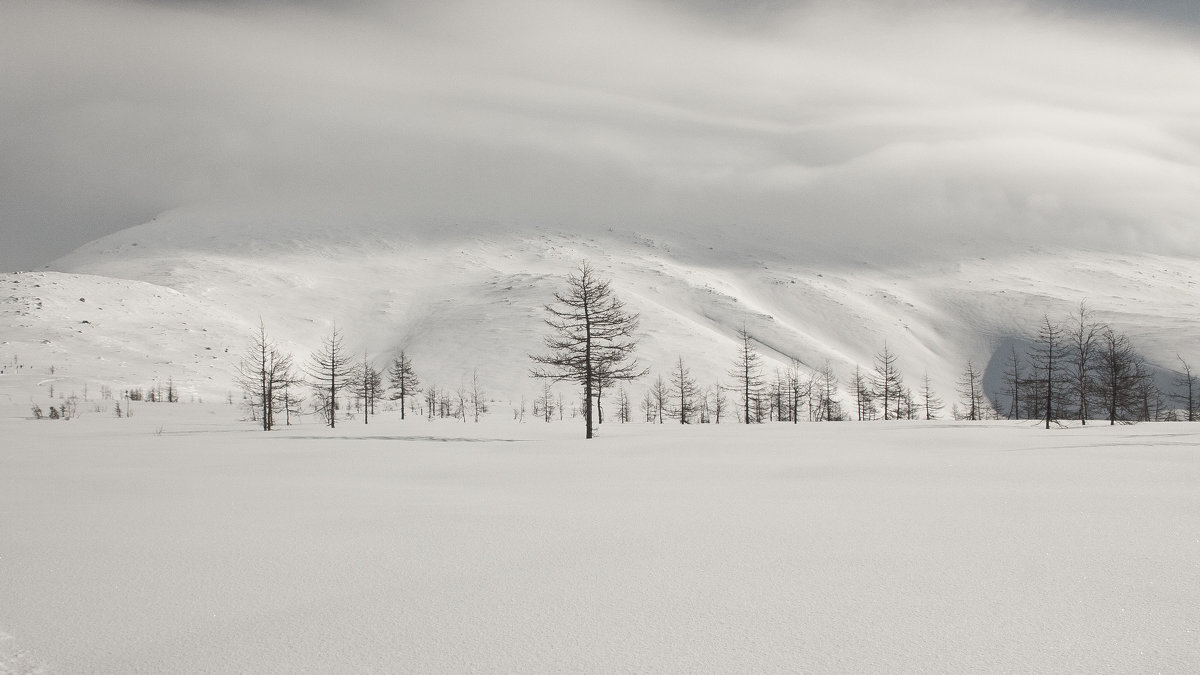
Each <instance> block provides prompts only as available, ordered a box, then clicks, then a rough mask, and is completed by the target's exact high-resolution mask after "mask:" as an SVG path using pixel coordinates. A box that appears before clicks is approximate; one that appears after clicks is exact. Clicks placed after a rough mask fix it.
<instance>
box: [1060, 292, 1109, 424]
mask: <svg viewBox="0 0 1200 675" xmlns="http://www.w3.org/2000/svg"><path fill="white" fill-rule="evenodd" d="M1069 328H1070V332H1069V333H1068V334H1067V336H1066V337H1067V354H1066V357H1067V358H1066V360H1065V365H1066V370H1067V376H1068V377H1069V378H1070V391H1071V397H1072V398H1073V399H1074V400H1075V402H1076V406H1077V408H1078V412H1079V423H1080V424H1087V419H1088V402H1089V400H1090V398H1091V396H1092V366H1093V363H1092V362H1093V361H1094V360H1095V358H1096V340H1097V337H1098V336H1099V334H1100V330H1101V326H1100V325H1099V324H1097V323H1096V322H1095V321H1094V320H1093V319H1092V310H1091V309H1089V308H1088V306H1087V303H1086V302H1081V303H1079V307H1078V308H1077V309H1076V311H1075V313H1074V314H1072V315H1071V323H1070V324H1069Z"/></svg>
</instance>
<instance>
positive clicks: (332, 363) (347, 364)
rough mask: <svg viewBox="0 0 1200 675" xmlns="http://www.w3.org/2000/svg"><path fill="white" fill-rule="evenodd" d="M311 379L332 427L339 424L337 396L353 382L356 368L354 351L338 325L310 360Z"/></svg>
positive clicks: (327, 420) (318, 400) (326, 418)
mask: <svg viewBox="0 0 1200 675" xmlns="http://www.w3.org/2000/svg"><path fill="white" fill-rule="evenodd" d="M307 371H308V377H309V383H310V384H311V385H312V388H313V391H314V392H316V394H317V405H318V406H320V411H321V412H322V413H323V414H324V415H325V421H326V422H328V423H329V427H330V428H331V429H332V428H334V427H336V426H337V397H338V394H340V393H341V392H342V390H343V389H345V388H346V387H347V386H348V385H349V378H350V376H351V374H352V373H353V371H354V367H353V365H351V361H350V354H348V353H347V352H346V349H345V347H343V346H342V334H341V333H340V332H338V329H337V326H334V327H333V329H332V330H331V331H330V332H329V336H328V337H326V338H325V339H323V340H322V341H321V346H320V348H318V349H317V351H315V352H313V354H312V356H311V357H310V358H309V362H308V368H307Z"/></svg>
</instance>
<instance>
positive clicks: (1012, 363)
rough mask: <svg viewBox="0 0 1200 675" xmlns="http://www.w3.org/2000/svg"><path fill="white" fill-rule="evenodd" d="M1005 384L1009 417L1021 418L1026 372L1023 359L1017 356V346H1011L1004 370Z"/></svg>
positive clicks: (1011, 418) (1012, 418) (1013, 418)
mask: <svg viewBox="0 0 1200 675" xmlns="http://www.w3.org/2000/svg"><path fill="white" fill-rule="evenodd" d="M1003 377H1004V386H1006V387H1007V388H1008V397H1009V405H1008V419H1010V420H1015V419H1020V418H1021V387H1022V386H1024V384H1023V379H1024V373H1023V372H1022V370H1021V359H1020V358H1019V357H1017V346H1016V345H1010V346H1009V355H1008V362H1007V364H1006V365H1005V370H1004V375H1003Z"/></svg>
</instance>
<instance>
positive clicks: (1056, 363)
mask: <svg viewBox="0 0 1200 675" xmlns="http://www.w3.org/2000/svg"><path fill="white" fill-rule="evenodd" d="M1062 343H1063V337H1062V328H1061V327H1059V326H1058V325H1057V324H1055V323H1054V322H1052V321H1051V320H1050V317H1049V316H1046V315H1044V314H1043V315H1042V325H1041V326H1040V327H1039V328H1038V335H1037V344H1036V347H1035V349H1034V367H1035V368H1036V371H1037V378H1038V385H1039V387H1041V392H1040V394H1039V398H1040V399H1041V401H1042V411H1043V413H1044V418H1045V421H1046V428H1047V429H1049V428H1050V423H1051V422H1053V421H1056V420H1057V419H1058V418H1057V417H1055V416H1054V413H1055V409H1054V402H1055V399H1056V398H1057V396H1058V390H1059V388H1060V382H1061V380H1062V351H1063V344H1062Z"/></svg>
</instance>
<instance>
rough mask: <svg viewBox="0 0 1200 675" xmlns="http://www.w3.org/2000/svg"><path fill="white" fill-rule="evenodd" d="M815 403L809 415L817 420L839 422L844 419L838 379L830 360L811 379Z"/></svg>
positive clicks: (811, 406)
mask: <svg viewBox="0 0 1200 675" xmlns="http://www.w3.org/2000/svg"><path fill="white" fill-rule="evenodd" d="M809 386H810V388H811V390H812V392H813V393H812V397H813V398H814V399H815V401H814V402H815V405H813V404H810V406H809V417H811V418H812V419H813V420H814V421H816V422H838V421H841V420H842V406H841V403H840V402H839V401H838V398H837V387H838V379H837V374H836V373H834V370H833V364H831V363H829V362H828V361H826V362H825V365H824V366H822V367H821V370H819V371H817V372H816V373H814V374H813V376H812V379H811V380H810V385H809Z"/></svg>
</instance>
